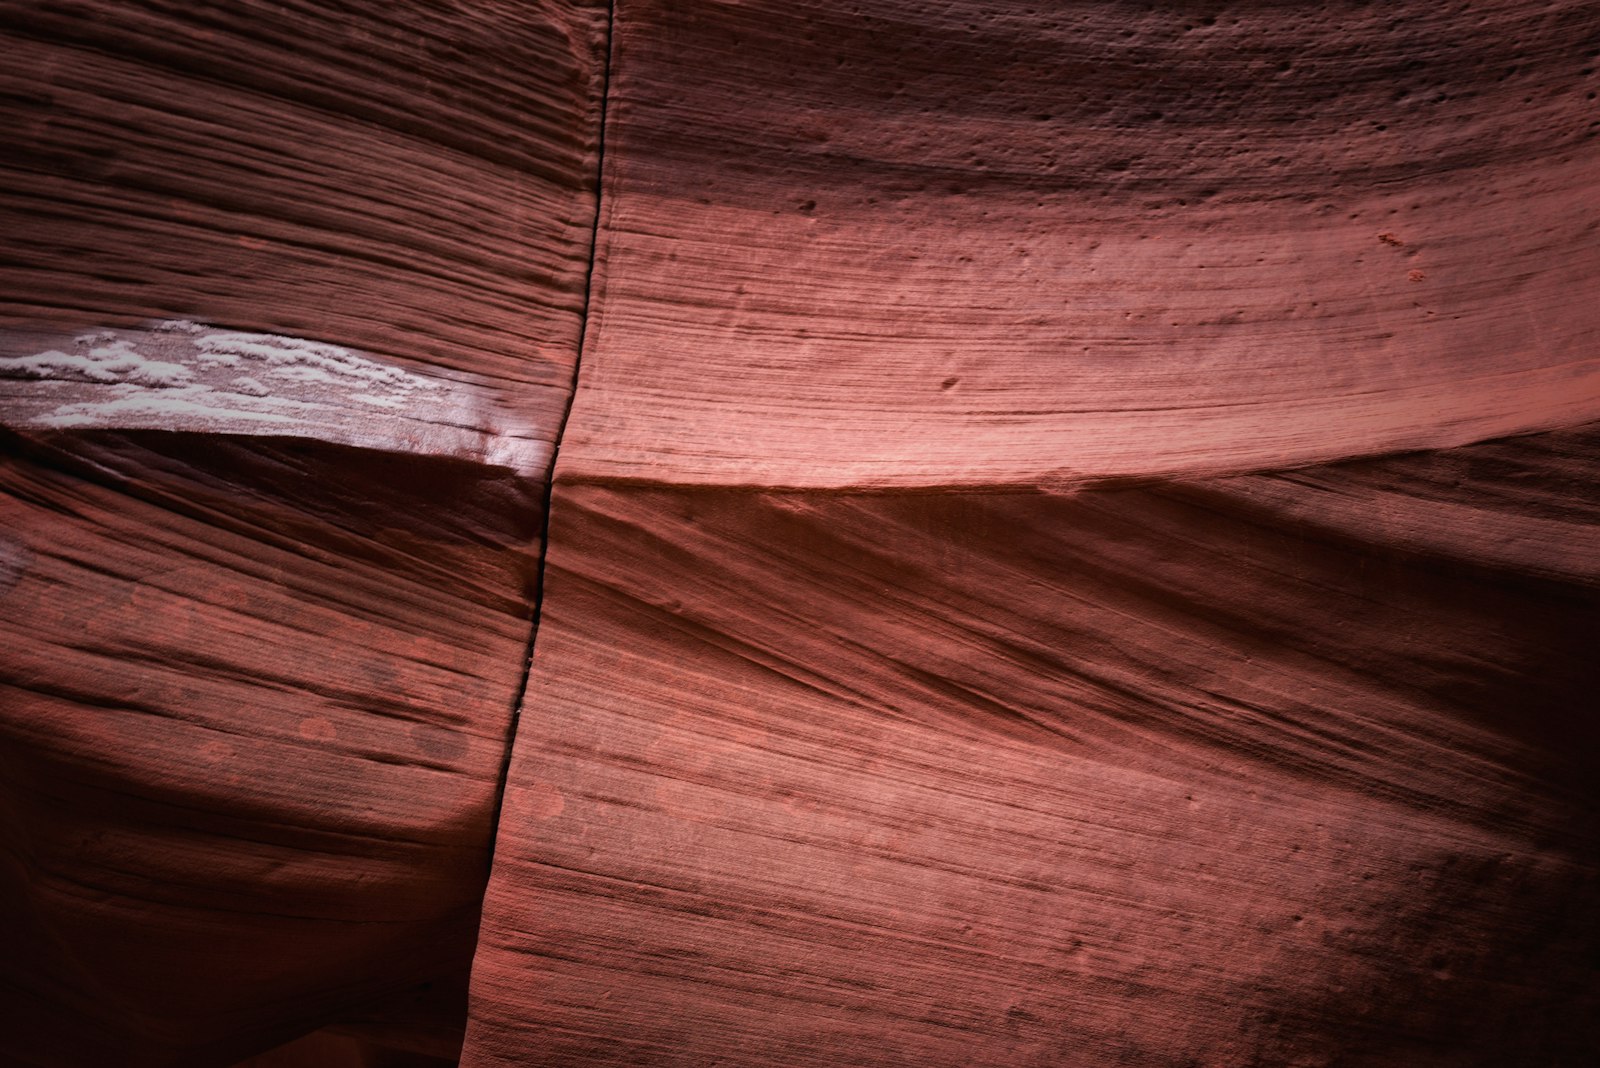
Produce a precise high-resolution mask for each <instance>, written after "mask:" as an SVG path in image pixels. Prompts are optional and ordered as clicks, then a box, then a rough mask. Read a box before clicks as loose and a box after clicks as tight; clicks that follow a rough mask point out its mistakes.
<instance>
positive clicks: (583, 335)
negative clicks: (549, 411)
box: [489, 0, 617, 870]
mask: <svg viewBox="0 0 1600 1068" xmlns="http://www.w3.org/2000/svg"><path fill="white" fill-rule="evenodd" d="M616 7H617V0H611V2H609V3H607V4H606V29H605V42H604V46H603V49H604V51H603V61H602V66H601V70H600V118H599V126H598V128H597V130H596V137H595V168H594V176H595V185H594V218H593V221H592V223H591V226H590V231H589V264H588V269H587V271H586V272H585V275H584V283H583V311H582V313H581V317H580V320H579V324H578V351H577V354H576V356H575V357H574V358H573V361H572V379H571V381H570V382H569V383H568V387H567V399H566V404H565V405H564V406H563V407H562V410H561V421H560V422H559V423H558V424H557V425H556V436H555V443H554V447H553V448H552V449H551V451H550V467H549V469H548V470H547V471H546V472H545V479H544V505H543V511H542V513H541V515H540V524H541V527H540V531H539V564H538V568H537V570H536V576H535V581H534V588H533V604H532V606H531V607H532V610H531V613H530V618H529V621H528V644H527V647H526V649H525V650H524V653H523V657H522V675H521V678H520V679H519V680H518V682H517V688H516V690H515V692H514V693H513V695H512V699H511V722H510V724H509V725H508V726H507V728H506V745H505V753H504V755H503V756H502V758H501V763H500V775H499V779H498V780H497V781H496V785H495V795H494V810H493V813H492V815H491V819H490V824H489V826H490V828H491V832H492V833H491V836H490V839H489V867H490V869H491V870H493V867H494V854H495V847H496V845H498V843H499V838H500V813H501V811H502V809H503V808H504V807H505V797H506V784H507V782H508V780H509V776H510V773H511V758H512V754H513V752H514V751H515V749H516V742H517V728H518V727H519V726H520V724H521V720H522V705H523V702H524V700H525V699H526V698H527V694H528V679H529V676H530V675H531V674H532V672H533V655H534V645H535V642H536V640H537V639H538V636H539V621H540V619H541V618H542V617H543V613H544V584H545V561H546V560H547V559H548V558H549V556H550V510H551V507H552V505H553V503H554V501H553V498H554V495H555V484H556V465H557V463H559V461H560V458H561V439H562V437H563V436H564V435H565V434H566V431H567V420H568V419H569V418H570V417H571V415H572V402H573V400H574V399H575V398H576V397H577V395H578V371H579V368H581V367H582V366H583V350H584V346H585V344H586V343H587V342H588V339H589V312H590V306H591V302H592V300H593V299H594V281H595V279H594V272H595V262H596V260H598V259H599V251H600V220H601V217H602V214H603V212H604V210H605V174H606V114H607V112H608V111H609V110H610V107H611V66H612V61H613V58H614V56H615V54H616V14H617V12H616Z"/></svg>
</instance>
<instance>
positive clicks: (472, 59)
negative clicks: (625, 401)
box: [0, 2, 604, 1065]
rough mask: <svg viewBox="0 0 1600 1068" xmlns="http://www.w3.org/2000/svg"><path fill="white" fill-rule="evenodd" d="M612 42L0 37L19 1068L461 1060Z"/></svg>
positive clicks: (209, 28)
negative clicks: (255, 1058) (309, 1052)
mask: <svg viewBox="0 0 1600 1068" xmlns="http://www.w3.org/2000/svg"><path fill="white" fill-rule="evenodd" d="M603 26H604V11H603V9H600V8H597V7H595V6H593V5H587V4H567V3H549V4H534V5H526V4H494V5H475V6H469V7H460V8H450V7H448V6H447V7H440V6H437V5H423V6H414V5H400V6H399V7H395V8H392V9H391V8H390V7H385V6H383V5H367V6H365V7H362V6H360V5H357V6H356V7H354V8H351V7H348V6H346V7H336V8H329V7H327V6H326V5H318V4H301V3H289V4H274V5H258V4H223V5H213V6H210V7H206V8H203V9H197V8H194V7H193V6H192V5H184V4H176V5H175V4H168V3H160V2H152V3H134V4H103V5H87V4H45V5H39V4H5V5H3V6H0V41H3V45H4V48H3V51H4V54H5V59H4V60H3V61H0V116H3V117H4V121H5V125H6V129H7V131H8V134H7V151H6V152H5V153H4V158H3V159H0V232H3V233H4V234H5V235H6V240H5V242H4V248H3V249H0V426H3V428H4V431H3V433H4V436H3V438H0V441H3V452H0V457H3V458H0V909H3V910H4V913H5V915H6V917H7V921H6V930H7V937H6V939H5V942H6V949H5V952H4V953H0V986H3V987H4V989H5V991H6V994H5V998H4V1000H5V1002H6V1004H7V1007H8V1009H7V1011H6V1012H5V1013H4V1016H5V1022H4V1024H3V1025H0V1060H3V1061H4V1062H5V1063H7V1064H27V1065H91V1064H93V1065H106V1064H126V1065H171V1064H193V1065H206V1064H211V1065H222V1064H231V1063H233V1062H235V1061H237V1060H238V1059H239V1058H241V1057H245V1056H248V1055H253V1054H257V1053H259V1052H261V1051H263V1050H266V1049H268V1048H269V1047H273V1046H276V1045H278V1044H280V1043H282V1042H284V1041H286V1040H288V1039H291V1038H294V1037H296V1036H297V1035H301V1034H303V1033H305V1032H307V1031H312V1030H314V1029H317V1028H321V1027H323V1026H324V1025H328V1024H339V1025H342V1026H343V1028H344V1030H343V1031H342V1032H341V1033H340V1034H336V1035H333V1034H330V1035H325V1036H323V1037H322V1038H319V1039H316V1040H312V1041H313V1043H314V1044H315V1043H317V1042H320V1043H321V1046H320V1047H318V1048H320V1049H321V1050H322V1052H323V1053H326V1054H328V1055H329V1056H330V1057H332V1056H335V1055H337V1051H339V1050H344V1051H345V1052H346V1053H349V1054H350V1055H351V1056H353V1057H356V1058H357V1059H358V1060H361V1059H371V1058H376V1057H379V1056H380V1052H381V1051H382V1050H388V1051H389V1052H388V1053H383V1054H382V1056H385V1057H389V1058H390V1062H393V1058H397V1057H398V1058H411V1059H410V1060H407V1061H406V1063H423V1061H418V1060H417V1058H423V1059H424V1060H426V1059H427V1058H432V1060H426V1063H448V1062H451V1061H453V1060H454V1059H455V1057H456V1055H457V1052H458V1050H459V1045H460V1039H461V1028H462V1020H463V1016H464V1012H465V987H466V979H467V967H468V963H469V960H470V956H471V952H472V946H473V940H474V937H475V930H476V924H477V915H478V910H479V903H480V899H481V894H482V889H483V885H484V881H485V879H486V878H487V872H488V858H489V852H490V847H491V842H492V834H493V826H494V820H495V813H496V809H497V807H498V804H499V785H500V777H501V773H502V771H503V766H504V761H505V754H506V747H507V744H508V738H509V735H510V733H511V730H512V723H513V720H514V711H515V706H516V703H517V701H518V699H519V694H520V687H521V681H522V676H523V664H524V662H525V658H526V653H527V643H528V640H529V631H530V628H531V625H532V622H531V620H532V615H533V611H534V605H535V603H536V601H537V587H538V558H539V553H540V549H541V545H540V541H541V536H542V524H543V515H544V498H545V494H546V485H547V476H548V471H549V465H550V462H551V458H552V455H553V449H554V442H555V438H556V435H557V433H558V431H559V425H560V422H561V418H562V415H563V413H564V410H565V407H566V405H567V403H568V401H569V395H570V387H571V380H572V373H573V367H574V364H575V360H576V358H577V343H578V336H579V332H580V329H581V326H582V311H583V304H584V299H585V293H586V279H587V273H588V266H589V259H590V245H591V238H592V232H593V218H594V210H595V187H596V182H595V174H596V167H595V161H596V158H597V153H598V129H599V116H600V103H601V95H602V94H601V76H602V71H603V67H602V64H601V62H600V60H601V58H602V56H603V52H602V48H603V36H602V35H603ZM330 1051H334V1052H330ZM293 1055H294V1054H293V1053H292V1052H291V1053H290V1054H286V1056H293ZM315 1055H317V1054H313V1056H315ZM373 1063H377V1062H376V1061H373Z"/></svg>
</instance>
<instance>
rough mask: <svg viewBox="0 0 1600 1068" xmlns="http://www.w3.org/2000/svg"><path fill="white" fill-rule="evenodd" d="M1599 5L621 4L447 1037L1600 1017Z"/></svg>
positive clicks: (1100, 1041) (726, 1044) (962, 1054)
mask: <svg viewBox="0 0 1600 1068" xmlns="http://www.w3.org/2000/svg"><path fill="white" fill-rule="evenodd" d="M1596 29H1597V25H1596V22H1595V19H1594V14H1593V12H1592V11H1588V10H1585V9H1584V8H1583V7H1582V6H1579V5H1566V6H1557V7H1555V8H1544V7H1540V8H1537V9H1534V8H1532V7H1529V6H1527V5H1520V4H1507V5H1497V6H1495V7H1493V8H1474V9H1473V12H1472V14H1471V15H1470V16H1469V15H1468V14H1467V13H1466V12H1464V11H1463V10H1461V9H1450V8H1430V9H1428V10H1427V11H1422V10H1420V9H1408V10H1406V11H1403V12H1400V11H1396V10H1395V9H1393V8H1381V7H1378V6H1372V5H1325V6H1318V7H1316V8H1312V9H1304V10H1298V9H1297V10H1288V9H1285V8H1283V7H1282V6H1281V5H1254V4H1246V5H1227V6H1223V5H1186V6H1183V7H1182V8H1174V7H1171V6H1163V5H1113V4H1104V5H1100V4H1089V5H1057V6H1055V7H1049V6H1048V5H1046V6H1045V7H1042V8H1041V7H1037V6H1035V7H1032V8H1028V7H1023V6H1016V5H999V4H937V5H935V4H915V3H906V4H896V5H890V6H888V7H885V6H884V5H874V6H872V7H871V8H870V9H868V8H866V7H860V6H852V5H848V4H816V5H803V6H802V7H801V8H800V9H799V10H796V9H795V8H793V6H792V5H785V6H784V7H783V10H782V12H780V11H779V10H778V8H777V7H776V6H775V5H765V4H740V5H725V6H718V7H715V8H711V9H708V8H703V7H701V8H685V7H684V6H682V5H672V4H664V3H663V4H646V3H628V4H624V5H622V6H621V7H620V8H619V11H618V15H617V21H616V30H615V34H614V40H613V66H612V74H611V93H610V104H609V107H608V120H607V136H606V153H605V174H604V182H603V198H602V227H601V230H600V234H599V240H598V245H597V256H598V257H599V263H598V265H597V269H596V281H595V287H596V288H595V299H594V302H593V306H592V312H591V315H590V319H589V324H588V334H587V339H586V343H585V348H584V358H583V361H582V365H581V368H580V378H579V388H578V391H577V394H576V397H575V402H574V408H573V412H572V417H571V421H570V423H569V425H568V427H567V430H566V434H565V438H564V443H563V448H562V452H561V456H560V457H559V460H558V464H557V468H556V484H555V489H554V494H553V497H552V515H551V537H550V545H549V549H548V556H547V582H548V588H547V595H546V598H545V601H544V608H543V619H542V622H541V625H540V629H539V634H538V639H537V644H536V655H535V658H534V666H533V673H532V677H531V679H530V686H529V691H528V701H527V708H526V711H525V713H524V716H523V720H522V726H521V728H520V730H519V733H518V738H517V742H516V745H515V749H514V752H513V758H512V763H511V767H510V774H509V779H508V784H507V791H506V800H505V806H504V812H503V817H502V821H501V824H500V827H499V844H498V847H497V853H496V861H495V870H494V875H493V877H492V878H491V882H490V887H489V893H488V897H487V901H486V906H485V914H484V926H483V932H482V935H481V937H480V943H479V950H478V954H477V957H476V959H475V963H474V987H473V998H472V1005H471V1013H472V1022H471V1025H470V1026H469V1030H468V1039H467V1044H466V1054H465V1059H464V1063H467V1064H472V1065H491V1064H492V1065H509V1064H518V1063H550V1064H597V1063H599V1064H621V1063H672V1064H708V1063H733V1064H754V1063H762V1064H796V1065H799V1064H908V1063H923V1064H972V1063H982V1064H1041V1065H1042V1064H1074V1065H1100V1064H1141V1065H1180V1064H1211V1065H1244V1064H1346V1065H1348V1064H1363V1065H1386V1064H1396V1063H1407V1064H1451V1065H1454V1064H1508V1063H1517V1064H1553V1063H1571V1064H1577V1063H1582V1062H1583V1061H1585V1060H1586V1059H1588V1058H1589V1057H1591V1056H1592V1055H1593V1051H1594V1050H1595V1048H1596V1046H1597V1041H1600V1036H1597V1035H1596V1033H1595V1030H1594V1028H1593V1024H1592V1020H1593V1019H1594V1017H1595V1010H1596V1007H1597V1006H1596V990H1595V984H1594V978H1593V973H1592V959H1593V953H1594V949H1595V946H1596V931H1595V926H1594V923H1593V920H1592V919H1591V915H1590V913H1591V911H1592V910H1591V906H1592V903H1593V901H1594V898H1595V891H1596V875H1597V872H1596V867H1595V854H1594V847H1595V844H1596V842H1595V830H1596V823H1595V815H1596V812H1595V801H1596V797H1595V794H1594V792H1593V788H1592V786H1591V785H1589V783H1590V779H1591V775H1590V768H1589V765H1590V763H1591V762H1592V756H1593V753H1594V742H1595V737H1594V730H1593V727H1592V724H1591V723H1590V717H1589V715H1588V713H1587V711H1586V709H1587V708H1588V707H1589V706H1590V705H1591V704H1592V703H1593V694H1594V693H1595V690H1596V684H1597V682H1600V679H1597V678H1596V674H1595V667H1594V665H1593V658H1592V656H1591V655H1589V653H1588V651H1587V650H1588V647H1589V645H1590V643H1591V642H1592V639H1593V635H1594V633H1595V626H1596V622H1597V617H1596V608H1597V604H1596V598H1595V578H1596V570H1595V568H1596V563H1597V561H1600V555H1597V552H1596V550H1597V548H1600V546H1597V545H1596V541H1595V535H1594V525H1593V524H1594V519H1595V515H1594V513H1593V510H1592V509H1593V502H1594V497H1593V481H1592V472H1593V464H1594V461H1595V459H1596V457H1595V451H1594V450H1595V438H1594V431H1593V429H1592V428H1593V425H1594V421H1595V420H1596V419H1597V418H1600V379H1597V378H1596V372H1597V371H1600V364H1597V363H1596V360H1595V354H1596V348H1595V343H1596V341H1597V332H1596V319H1595V316H1594V312H1593V309H1592V308H1590V307H1588V306H1587V301H1582V300H1579V301H1575V300H1574V299H1573V298H1574V295H1575V294H1576V293H1587V292H1593V291H1594V290H1595V287H1596V284H1597V282H1600V258H1597V257H1600V242H1597V241H1595V240H1594V238H1595V234H1596V230H1595V226H1596V223H1595V219H1594V207H1595V201H1594V197H1593V192H1592V183H1593V181H1594V179H1595V176H1596V168H1597V165H1600V151H1597V146H1596V142H1595V141H1594V140H1593V137H1592V134H1593V131H1594V125H1593V123H1594V119H1595V117H1596V116H1595V113H1594V107H1593V105H1592V104H1591V103H1590V102H1589V100H1590V97H1589V94H1590V93H1591V92H1592V91H1593V88H1594V79H1593V63H1594V58H1593V51H1594V48H1595V40H1594V37H1595V32H1596ZM757 85H759V86H760V91H759V92H752V91H751V87H752V86H757ZM1564 427H1587V429H1573V430H1570V431H1569V430H1557V429H1555V428H1564ZM1539 431H1543V432H1546V433H1542V434H1538V435H1536V436H1533V437H1525V438H1510V439H1504V440H1502V441H1497V442H1495V443H1483V444H1475V443H1479V442H1485V439H1496V438H1504V436H1505V435H1510V434H1526V433H1529V432H1539Z"/></svg>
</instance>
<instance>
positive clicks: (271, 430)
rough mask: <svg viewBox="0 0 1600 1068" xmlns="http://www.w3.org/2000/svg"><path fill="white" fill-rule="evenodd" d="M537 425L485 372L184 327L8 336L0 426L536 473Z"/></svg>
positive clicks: (545, 452)
mask: <svg viewBox="0 0 1600 1068" xmlns="http://www.w3.org/2000/svg"><path fill="white" fill-rule="evenodd" d="M52 345H59V346H60V347H59V348H56V347H44V348H43V349H42V351H34V352H27V351H26V350H27V349H29V348H38V347H41V346H52ZM524 423H526V419H525V417H523V416H521V415H520V414H519V413H517V412H515V411H514V410H512V409H511V408H510V407H508V406H507V405H506V404H505V402H504V399H503V397H502V396H500V395H498V394H497V393H496V391H495V390H494V389H493V388H492V387H490V386H488V385H486V384H484V383H482V382H481V381H478V380H476V378H475V376H473V375H470V374H467V373H465V372H446V371H436V372H435V373H434V374H424V373H419V372H418V371H413V370H408V369H406V368H404V367H401V366H399V365H397V364H394V363H384V362H381V361H379V360H376V359H373V358H371V357H369V356H367V355H364V354H361V353H358V352H355V351H353V350H351V349H348V348H346V347H344V346H340V345H330V344H326V343H323V342H316V341H308V340H305V339H302V338H290V337H283V336H281V335H275V334H253V333H247V332H242V331H234V330H216V329H211V328H208V327H205V326H202V325H199V324H196V323H193V322H189V321H185V320H172V321H164V322H159V323H156V324H153V325H152V326H151V327H149V328H147V329H143V330H127V329H101V330H94V331H90V332H88V333H81V334H78V335H77V336H76V337H74V338H72V340H71V342H70V343H68V342H66V341H65V340H64V339H58V338H56V337H55V336H54V335H52V334H50V333H47V332H23V331H19V330H11V331H6V332H4V333H0V424H10V425H12V426H14V427H19V428H20V427H34V428H40V429H56V430H165V431H177V432H195V433H211V434H247V435H248V434H265V435H274V436H293V437H303V438H310V439H313V440H317V441H324V442H328V443H330V444H339V445H350V446H355V447H359V448H369V449H380V450H383V451H386V452H404V453H414V454H421V455H429V456H441V457H451V458H456V459H470V460H477V461H481V462H486V463H489V464H493V465H495V466H502V467H509V468H511V469H513V470H515V471H517V472H519V473H521V474H525V475H536V476H537V475H540V474H542V472H544V471H545V470H547V469H548V467H549V463H550V455H551V445H550V441H551V435H550V434H549V433H548V432H544V433H540V432H539V431H537V430H536V429H534V428H532V427H525V428H523V429H520V430H519V429H517V428H518V427H519V425H521V424H524Z"/></svg>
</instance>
